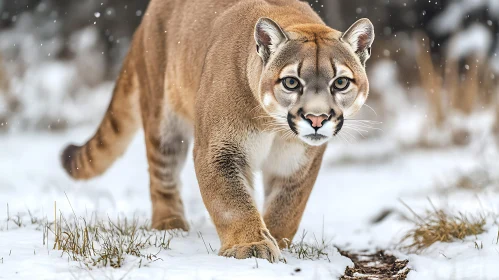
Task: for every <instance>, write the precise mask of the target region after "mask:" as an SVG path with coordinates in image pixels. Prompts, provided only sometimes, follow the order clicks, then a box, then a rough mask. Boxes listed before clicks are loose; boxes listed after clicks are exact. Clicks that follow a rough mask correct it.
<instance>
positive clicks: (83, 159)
mask: <svg viewBox="0 0 499 280" xmlns="http://www.w3.org/2000/svg"><path fill="white" fill-rule="evenodd" d="M373 40H374V31H373V25H372V24H371V22H370V21H369V20H368V19H360V20H358V21H357V22H355V23H354V24H353V25H352V26H351V27H350V28H349V29H348V30H347V31H346V32H344V33H342V32H339V31H337V30H334V29H332V28H329V27H327V26H326V25H325V24H324V22H323V21H322V20H321V18H320V17H319V16H318V15H317V14H316V13H315V12H314V11H313V10H312V9H311V8H310V6H309V5H308V4H307V3H306V2H301V1H297V0H196V1H185V0H152V1H151V2H150V4H149V8H148V10H147V12H146V13H145V15H144V18H143V20H142V23H141V25H140V26H139V28H138V29H137V31H136V33H135V35H134V38H133V42H132V44H131V46H130V50H129V53H128V55H127V57H126V59H125V61H124V65H123V68H122V71H121V73H120V75H119V78H118V80H117V82H116V86H115V89H114V94H113V98H112V101H111V104H110V105H109V109H108V110H107V112H106V114H105V116H104V119H103V120H102V123H101V124H100V126H99V128H98V130H97V132H96V133H95V135H94V136H93V137H92V138H91V139H90V140H89V141H88V142H86V144H85V145H83V146H75V145H70V146H68V147H67V148H66V149H65V150H64V152H63V154H62V163H63V166H64V168H65V169H66V171H67V172H68V173H69V174H70V175H71V176H72V177H73V178H75V179H88V178H92V177H94V176H97V175H100V174H102V173H103V172H104V171H106V169H107V168H108V167H109V166H110V165H111V164H112V163H113V162H114V161H115V160H116V159H117V158H118V157H119V156H120V155H122V154H123V152H124V151H125V149H126V147H127V145H128V144H129V142H130V141H131V139H132V137H133V135H134V133H135V132H136V131H137V130H138V129H139V127H141V126H142V127H143V128H144V132H145V143H146V150H147V159H148V163H149V175H150V194H151V200H152V227H154V228H156V229H165V230H166V229H182V230H188V229H189V225H188V223H187V221H186V218H185V216H184V206H183V203H182V199H181V198H180V184H181V183H180V182H179V174H180V172H181V169H182V166H183V164H184V161H185V159H186V154H187V152H188V148H189V144H190V143H191V140H192V139H194V162H195V170H196V175H197V179H198V182H199V187H200V189H201V194H202V197H203V201H204V203H205V205H206V208H207V209H208V211H209V213H210V215H211V218H212V221H213V223H214V224H215V226H216V229H217V232H218V235H219V237H220V241H221V248H220V251H219V252H220V255H222V256H227V257H235V258H238V259H242V258H249V257H258V258H263V259H267V260H269V261H270V262H276V261H278V260H279V258H280V250H279V247H281V248H282V247H284V246H285V245H286V243H287V241H288V240H292V239H293V236H294V235H295V233H296V231H297V229H298V225H299V223H300V220H301V217H302V214H303V211H304V209H305V205H306V204H307V199H308V197H309V195H310V192H311V190H312V187H313V185H314V182H315V180H316V177H317V174H318V172H319V168H320V165H321V161H322V156H323V153H324V150H325V149H326V145H327V142H328V141H329V140H330V139H331V138H332V137H333V136H335V135H336V134H337V133H338V132H339V131H340V130H341V128H342V125H343V122H344V120H345V118H348V117H350V116H351V115H352V114H354V113H355V112H357V111H358V110H359V109H360V108H361V107H362V106H363V104H364V102H365V100H366V98H367V96H368V92H369V83H368V80H367V76H366V72H365V63H366V60H367V59H368V58H369V56H370V54H371V44H372V42H373ZM258 170H261V171H262V173H263V179H264V187H265V203H264V209H263V210H262V214H260V212H259V211H258V209H257V207H256V206H255V202H254V199H253V193H252V192H253V183H254V182H253V174H254V172H256V171H258Z"/></svg>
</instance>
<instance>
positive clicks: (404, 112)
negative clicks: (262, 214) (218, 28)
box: [0, 0, 499, 279]
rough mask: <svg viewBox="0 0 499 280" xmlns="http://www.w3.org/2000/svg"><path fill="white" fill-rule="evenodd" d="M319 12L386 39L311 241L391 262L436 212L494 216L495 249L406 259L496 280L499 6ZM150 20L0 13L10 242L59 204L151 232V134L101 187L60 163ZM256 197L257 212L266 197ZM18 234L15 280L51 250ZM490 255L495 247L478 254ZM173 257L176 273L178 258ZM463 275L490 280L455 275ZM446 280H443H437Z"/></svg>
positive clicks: (12, 1) (100, 13)
mask: <svg viewBox="0 0 499 280" xmlns="http://www.w3.org/2000/svg"><path fill="white" fill-rule="evenodd" d="M192 1H194V0H192ZM213 1H216V0H213ZM289 1H294V0H289ZM309 3H310V5H311V6H312V8H314V9H315V10H316V11H317V12H318V13H319V15H321V16H322V17H323V19H324V20H325V22H326V23H327V24H328V25H330V26H331V27H333V28H335V29H338V30H341V31H344V30H346V29H347V28H348V27H349V26H350V25H351V24H352V23H353V22H354V21H355V20H356V19H359V18H362V17H367V18H369V19H370V20H371V21H372V22H373V24H374V25H375V32H376V39H375V42H374V45H373V48H372V56H371V58H370V60H369V61H368V62H367V72H368V76H369V80H370V86H371V90H370V96H369V98H368V100H367V103H366V105H365V106H364V107H362V109H361V111H360V112H359V114H358V115H357V116H356V117H355V118H356V119H357V120H356V121H352V123H350V124H349V125H348V126H347V125H345V126H344V128H343V129H342V131H341V132H340V133H339V136H338V137H335V138H334V139H333V140H331V143H330V145H329V147H328V150H327V152H326V156H325V158H324V161H323V166H322V169H321V173H320V175H319V178H318V180H317V183H316V185H315V187H314V191H313V192H312V195H311V197H310V200H309V203H308V205H307V209H306V211H305V214H304V215H305V216H304V218H303V220H302V223H301V225H300V230H299V232H303V233H305V230H306V231H307V232H310V233H320V232H322V234H324V235H325V236H328V237H332V242H334V244H335V245H337V246H340V247H341V248H348V249H358V250H365V249H373V250H374V249H376V250H378V249H379V248H382V249H395V248H398V247H399V246H400V244H401V243H403V242H401V239H402V237H403V236H404V234H405V233H406V232H407V230H409V229H411V228H412V227H414V226H415V225H416V226H417V225H420V223H419V222H418V221H419V220H421V218H419V217H418V219H419V220H418V219H416V218H413V217H414V216H415V215H413V214H414V213H418V214H419V215H423V214H425V213H426V211H427V210H429V211H430V212H431V211H433V209H436V208H438V209H446V210H449V212H450V213H461V214H462V213H465V214H475V213H479V214H480V215H482V216H487V217H489V216H488V214H489V213H493V214H494V215H493V217H494V218H493V220H492V221H489V220H487V223H486V225H485V227H484V229H483V230H484V231H485V233H484V234H483V235H478V237H476V236H473V239H471V238H470V239H466V240H465V241H461V240H457V241H456V242H455V243H454V244H451V245H447V244H443V245H442V244H437V245H436V246H435V247H432V248H433V250H429V252H428V253H425V254H421V255H410V256H409V257H407V258H408V259H409V261H410V263H409V264H410V265H411V267H412V268H414V270H412V271H413V272H411V273H419V275H421V277H420V278H419V279H497V275H498V273H499V272H498V271H496V270H489V269H496V268H497V263H498V261H499V259H498V258H499V255H498V254H497V252H498V250H499V247H498V245H497V244H498V243H497V240H499V237H497V235H498V230H497V225H499V214H498V213H499V168H497V162H499V152H498V149H497V147H498V145H497V143H496V138H497V137H498V136H499V98H498V96H499V81H498V80H499V56H498V54H499V0H348V1H347V0H337V1H333V0H310V1H309ZM147 5H148V1H147V0H98V1H97V0H0V147H2V148H1V149H0V159H2V160H0V207H4V206H5V205H6V206H7V207H6V208H7V211H4V210H2V209H3V208H0V221H4V220H6V221H7V222H6V224H7V228H9V226H8V225H9V221H11V220H9V215H10V214H9V211H10V213H19V214H18V217H24V218H27V217H28V216H31V214H32V213H33V215H35V216H37V217H48V218H49V219H52V216H53V214H52V213H53V210H52V207H53V205H54V201H57V209H58V210H59V209H60V210H61V212H63V213H66V214H70V213H74V210H73V207H74V209H76V210H75V211H76V213H78V215H88V214H89V213H90V215H92V213H95V214H96V216H97V214H98V215H100V216H102V217H104V218H106V219H107V217H109V216H111V217H114V215H117V214H122V213H124V214H125V215H127V216H128V217H132V216H135V214H137V215H138V216H139V217H142V218H146V219H147V218H149V217H150V197H149V193H148V191H147V182H148V174H147V172H146V171H147V163H146V157H145V154H146V153H145V148H144V141H143V139H144V138H143V135H138V136H137V138H136V139H135V140H134V142H133V143H132V145H131V147H130V148H129V150H128V151H127V154H126V155H125V160H121V161H118V162H116V164H115V165H113V167H112V168H111V169H110V170H109V172H107V173H106V174H105V175H103V176H101V177H99V178H96V179H94V180H90V181H83V182H81V181H79V182H76V181H74V180H71V179H70V178H69V177H68V176H67V175H66V174H65V173H64V171H63V170H62V168H61V167H60V163H59V155H60V152H61V151H62V149H63V147H64V146H65V145H67V144H68V143H70V142H73V143H76V144H82V143H83V142H84V141H85V140H87V139H88V137H90V136H91V135H92V133H93V132H94V131H95V129H96V127H97V124H98V123H99V122H100V120H101V118H102V116H103V114H104V112H105V110H106V108H107V106H108V103H109V100H110V98H111V93H112V88H113V85H114V81H115V79H116V77H117V74H118V72H119V70H120V67H121V63H122V60H123V58H124V56H125V54H126V52H127V49H128V47H129V44H130V40H131V36H132V34H133V32H134V30H135V28H136V27H137V26H138V25H139V24H140V21H141V18H142V15H143V14H144V12H145V10H146V7H147ZM190 157H192V155H190ZM193 170H194V166H193V163H192V160H191V161H188V162H187V165H186V168H185V169H184V172H183V173H182V181H183V185H184V188H183V189H182V195H183V197H184V202H185V205H186V212H187V217H188V218H189V222H190V223H191V225H192V228H193V229H195V231H198V230H199V231H201V230H202V231H203V235H204V238H206V240H207V241H208V243H210V242H211V243H210V244H214V248H217V246H218V245H217V244H218V243H217V242H218V238H217V235H216V231H215V229H214V227H213V226H212V225H211V224H210V222H209V216H208V214H207V212H206V210H205V208H204V205H203V203H202V200H201V197H200V194H199V188H198V187H197V181H196V176H195V174H194V172H193ZM255 182H256V185H257V186H256V189H257V190H260V198H259V199H258V197H257V203H260V204H259V205H261V204H262V201H263V195H262V193H263V192H262V191H261V190H263V187H262V186H261V183H260V182H261V180H255ZM428 200H430V201H428ZM66 202H70V203H71V204H68V203H66ZM401 202H402V203H401ZM70 206H71V207H70ZM406 206H407V207H406ZM409 207H410V209H411V210H409V209H408V208H409ZM54 208H55V207H54ZM9 209H10V210H9ZM47 213H48V214H47ZM5 215H6V216H5ZM75 215H76V214H75ZM430 217H431V216H430ZM430 220H431V219H430ZM4 224H5V223H0V234H1V233H2V227H4ZM13 225H14V224H13V223H12V222H10V226H11V228H13ZM21 233H24V234H26V236H29V237H30V238H32V239H30V240H31V243H29V242H28V243H27V242H24V239H22V240H23V241H22V242H17V241H16V240H21V238H24V237H23V236H24V235H19V234H18V233H17V232H16V231H11V232H10V233H9V232H7V233H5V234H11V235H6V236H5V235H4V236H3V237H2V238H0V259H1V258H2V257H3V256H5V257H6V256H7V255H9V256H10V251H9V250H5V249H10V248H11V247H10V246H11V244H20V245H19V246H20V247H19V249H16V248H14V249H16V250H14V251H16V252H17V251H22V250H24V251H22V252H24V254H25V255H23V258H22V261H19V262H18V264H16V265H17V266H16V265H13V266H12V265H11V264H15V263H14V262H10V263H9V265H8V266H9V268H12V269H11V271H12V275H17V271H18V270H19V271H24V270H25V260H26V259H25V257H26V258H28V257H29V258H44V256H45V254H36V256H34V254H33V251H34V250H33V247H32V245H31V244H39V243H40V241H41V239H42V238H41V233H39V232H36V231H33V230H31V231H29V227H28V229H26V230H25V231H21ZM44 236H45V235H44ZM311 236H312V234H310V235H309V237H310V238H311ZM318 236H319V235H318ZM201 238H203V237H202V236H201ZM461 238H463V237H461ZM26 240H27V239H26ZM181 240H182V239H181ZM479 240H480V241H479ZM481 240H483V244H485V246H478V245H477V244H478V243H477V242H481ZM490 240H494V242H493V243H494V244H493V245H491V244H490V243H491V242H490ZM2 241H3V242H4V244H3V245H2ZM315 242H317V240H315ZM473 242H474V243H473ZM174 244H178V245H175V246H177V247H176V250H173V251H169V253H170V252H175V254H177V255H175V256H180V258H179V259H178V261H179V262H182V261H185V259H183V258H182V257H183V256H184V255H182V254H181V253H179V252H181V251H183V250H184V249H185V248H191V247H192V250H191V251H192V252H191V251H189V252H190V253H188V254H187V255H185V256H184V257H187V258H190V257H192V256H194V257H195V256H197V257H199V260H200V261H195V262H193V263H196V269H189V270H192V271H197V270H198V269H199V268H198V266H199V264H203V263H205V259H204V258H203V257H204V255H203V254H204V253H205V246H206V244H205V243H204V239H203V240H202V241H201V239H200V238H198V237H196V234H191V235H190V237H188V238H187V239H185V240H184V241H178V243H177V241H174ZM192 244H194V245H192ZM483 244H482V245H483ZM191 245H192V246H191ZM22 246H24V247H22ZM33 246H34V245H33ZM210 247H211V245H210ZM23 248H24V249H23ZM34 248H36V252H38V251H39V249H38V248H37V247H34ZM2 249H4V251H2ZM21 249H22V250H21ZM207 250H208V249H206V251H207ZM402 251H403V250H402ZM2 253H3V255H2ZM55 254H56V255H57V256H56V258H57V260H60V256H59V255H60V254H59V253H57V252H55ZM13 255H14V254H13ZM47 257H48V256H47ZM444 257H445V258H444ZM6 258H7V257H6ZM162 258H164V259H165V260H166V259H167V262H168V263H173V266H175V264H176V262H173V261H176V260H177V259H176V258H173V257H171V256H168V255H166V254H164V255H162ZM403 258H406V257H403ZM328 259H329V258H328ZM472 259H473V260H474V261H473V265H474V266H473V265H471V264H470V260H472ZM2 260H3V259H2ZM6 260H7V259H6ZM48 260H49V261H50V264H52V262H53V263H54V264H55V263H56V262H55V261H54V260H56V259H48ZM188 261H191V260H190V259H188ZM217 262H218V259H217ZM6 263H7V261H6ZM47 263H48V262H47ZM335 263H336V262H335V261H333V262H332V263H331V264H335ZM336 264H337V263H336ZM31 265H32V263H30V266H31ZM157 265H158V266H161V264H160V263H159V262H158V264H157ZM209 265H210V263H208V264H207V266H209ZM231 265H233V264H232V263H231ZM251 265H253V263H252V264H251ZM66 266H67V264H66V263H65V261H64V260H62V263H61V267H66ZM38 267H39V268H40V269H43V270H45V269H46V267H47V265H45V263H40V264H39V266H38ZM315 267H316V266H315V265H314V269H315ZM443 267H445V269H444V268H443ZM465 267H475V268H477V269H483V271H482V272H483V273H485V274H480V275H482V276H484V275H489V276H490V277H489V278H486V277H482V278H479V277H475V276H476V275H477V273H476V271H468V275H469V276H470V277H468V278H458V277H455V275H456V274H454V273H450V272H449V271H458V270H459V269H462V268H465ZM6 268H7V266H6ZM214 268H215V269H217V266H213V267H204V269H207V270H210V269H214ZM223 268H224V269H225V268H226V266H224V267H223ZM302 268H304V267H302ZM202 269H203V268H201V270H202ZM224 269H219V270H220V271H223V270H224ZM446 269H447V270H446ZM59 270H60V269H59ZM339 270H340V274H341V273H343V270H344V267H341V268H340V269H339ZM30 271H31V272H33V273H36V272H37V271H38V270H36V269H31V270H30ZM252 271H260V270H252ZM261 271H263V270H261ZM314 271H315V270H314ZM425 271H427V273H429V274H425ZM437 272H438V273H443V274H439V275H438V277H434V278H431V277H427V276H428V275H435V273H437ZM482 272H481V273H482ZM286 273H288V272H286ZM486 273H489V274H486ZM8 275H9V274H7V276H6V277H7V278H9V276H8ZM158 275H159V274H158ZM286 275H287V274H286ZM326 275H328V274H326ZM442 275H447V276H449V275H450V276H449V278H445V277H442ZM37 277H38V278H39V277H40V276H39V275H36V276H31V277H27V278H26V279H33V278H37ZM0 278H1V276H0ZM116 278H119V277H116ZM255 278H256V277H255ZM326 278H327V276H326V277H325V278H321V279H326ZM54 279H63V278H60V277H54ZM64 279H65V278H64ZM68 279H69V277H68ZM96 279H98V277H97V278H96ZM148 279H149V278H148ZM194 279H198V278H194ZM413 279H415V278H413Z"/></svg>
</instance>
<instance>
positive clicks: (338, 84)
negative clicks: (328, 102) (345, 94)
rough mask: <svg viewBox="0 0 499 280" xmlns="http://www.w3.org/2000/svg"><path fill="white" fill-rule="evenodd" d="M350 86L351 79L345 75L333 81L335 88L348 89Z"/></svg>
mask: <svg viewBox="0 0 499 280" xmlns="http://www.w3.org/2000/svg"><path fill="white" fill-rule="evenodd" d="M348 86H350V79H349V78H345V77H341V78H338V79H336V81H334V83H333V88H334V89H335V90H340V91H342V90H346V89H347V88H348Z"/></svg>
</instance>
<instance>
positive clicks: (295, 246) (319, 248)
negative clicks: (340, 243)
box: [286, 230, 335, 261]
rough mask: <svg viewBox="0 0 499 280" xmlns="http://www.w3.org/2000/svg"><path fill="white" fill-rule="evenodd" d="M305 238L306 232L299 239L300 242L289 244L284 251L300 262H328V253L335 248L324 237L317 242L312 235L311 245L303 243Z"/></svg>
mask: <svg viewBox="0 0 499 280" xmlns="http://www.w3.org/2000/svg"><path fill="white" fill-rule="evenodd" d="M306 236H307V232H306V231H305V230H304V231H303V233H302V235H301V237H300V241H298V242H296V243H290V244H289V246H288V247H287V249H286V251H287V252H289V253H290V254H292V255H293V256H295V257H296V258H298V259H302V260H321V259H327V260H328V261H330V259H329V253H330V252H332V249H333V248H335V247H334V246H333V245H332V244H331V243H330V242H328V241H327V240H326V239H325V238H324V235H323V237H322V238H321V239H320V240H318V239H317V238H316V236H315V234H314V236H313V237H314V241H313V242H312V243H307V242H305V238H306Z"/></svg>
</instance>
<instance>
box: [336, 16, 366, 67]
mask: <svg viewBox="0 0 499 280" xmlns="http://www.w3.org/2000/svg"><path fill="white" fill-rule="evenodd" d="M341 40H343V41H345V42H347V43H348V44H350V46H352V48H353V50H354V52H355V53H356V54H357V55H358V56H359V58H360V62H361V63H362V64H365V63H366V61H367V59H369V57H370V56H371V45H372V43H373V41H374V26H373V24H372V23H371V21H370V20H369V19H367V18H362V19H359V20H358V21H356V22H355V23H354V24H352V26H350V28H348V30H347V31H345V33H343V35H342V36H341Z"/></svg>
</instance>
